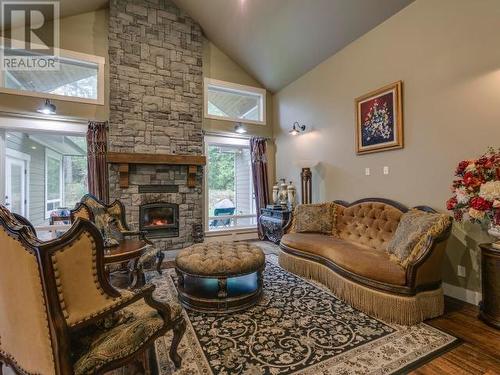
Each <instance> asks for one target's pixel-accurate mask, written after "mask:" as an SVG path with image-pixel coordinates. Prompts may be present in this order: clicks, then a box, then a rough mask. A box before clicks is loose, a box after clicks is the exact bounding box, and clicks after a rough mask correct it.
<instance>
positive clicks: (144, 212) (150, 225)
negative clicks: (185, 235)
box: [139, 202, 179, 238]
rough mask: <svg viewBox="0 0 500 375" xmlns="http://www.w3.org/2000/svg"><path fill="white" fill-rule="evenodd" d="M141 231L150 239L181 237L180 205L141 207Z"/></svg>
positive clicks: (165, 204)
mask: <svg viewBox="0 0 500 375" xmlns="http://www.w3.org/2000/svg"><path fill="white" fill-rule="evenodd" d="M139 229H140V230H141V231H146V232H148V237H150V238H161V237H178V236H179V205H177V204H175V203H162V202H157V203H147V204H143V205H141V206H140V207H139Z"/></svg>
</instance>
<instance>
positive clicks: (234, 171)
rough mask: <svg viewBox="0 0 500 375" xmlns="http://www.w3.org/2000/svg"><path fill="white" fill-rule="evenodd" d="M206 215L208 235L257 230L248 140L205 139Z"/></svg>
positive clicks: (227, 138)
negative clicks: (236, 229) (223, 231)
mask: <svg viewBox="0 0 500 375" xmlns="http://www.w3.org/2000/svg"><path fill="white" fill-rule="evenodd" d="M205 147H206V155H207V156H208V162H207V178H206V185H207V188H206V189H205V190H206V192H207V193H206V194H207V197H206V212H207V215H206V216H207V217H206V220H207V226H206V227H207V228H208V230H209V231H217V230H228V229H235V228H255V227H256V225H257V214H256V209H255V199H254V194H253V183H252V169H251V163H250V145H249V141H248V140H247V139H236V138H229V137H206V138H205Z"/></svg>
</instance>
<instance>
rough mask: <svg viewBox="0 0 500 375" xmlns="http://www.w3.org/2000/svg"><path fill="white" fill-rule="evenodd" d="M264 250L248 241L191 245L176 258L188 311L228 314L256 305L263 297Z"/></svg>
mask: <svg viewBox="0 0 500 375" xmlns="http://www.w3.org/2000/svg"><path fill="white" fill-rule="evenodd" d="M264 267H265V256H264V253H263V252H262V250H261V249H260V248H259V247H257V246H254V245H252V244H249V243H246V242H239V243H238V242H213V243H202V244H196V245H193V246H190V247H188V248H186V249H183V250H181V251H180V252H179V254H178V255H177V257H176V258H175V269H176V271H177V275H178V277H179V278H178V283H177V287H178V291H179V300H180V302H181V303H182V305H183V306H184V307H186V308H188V309H192V310H196V311H202V312H217V313H227V312H234V311H239V310H243V309H246V308H248V307H250V306H253V305H255V304H256V303H257V302H258V301H259V299H260V297H261V296H262V272H263V271H264Z"/></svg>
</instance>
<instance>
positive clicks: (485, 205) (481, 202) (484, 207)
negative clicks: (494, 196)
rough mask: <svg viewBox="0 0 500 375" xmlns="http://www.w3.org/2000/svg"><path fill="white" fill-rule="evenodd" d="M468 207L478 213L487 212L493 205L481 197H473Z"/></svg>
mask: <svg viewBox="0 0 500 375" xmlns="http://www.w3.org/2000/svg"><path fill="white" fill-rule="evenodd" d="M470 206H471V207H472V208H473V209H475V210H478V211H488V210H489V209H491V207H492V206H493V204H492V203H491V202H489V201H487V200H486V199H484V198H481V197H474V198H472V199H471V200H470Z"/></svg>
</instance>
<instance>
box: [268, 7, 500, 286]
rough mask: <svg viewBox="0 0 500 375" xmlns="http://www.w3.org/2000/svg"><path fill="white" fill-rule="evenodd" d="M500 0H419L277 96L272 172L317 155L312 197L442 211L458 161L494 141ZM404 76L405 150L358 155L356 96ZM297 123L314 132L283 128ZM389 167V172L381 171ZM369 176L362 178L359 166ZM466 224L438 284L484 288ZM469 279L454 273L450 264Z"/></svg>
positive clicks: (497, 137)
mask: <svg viewBox="0 0 500 375" xmlns="http://www.w3.org/2000/svg"><path fill="white" fill-rule="evenodd" d="M499 19H500V2H499V1H498V0H477V1H470V0H439V1H435V0H417V1H416V2H415V3H413V4H411V5H410V6H408V7H407V8H405V9H403V10H402V11H401V12H399V13H397V14H396V15H395V16H393V17H392V18H390V19H389V20H387V21H386V22H384V23H383V24H381V25H380V26H378V27H377V28H375V29H374V30H372V31H370V32H369V33H367V34H366V35H364V36H363V37H361V38H360V39H358V40H356V41H355V42H353V43H352V44H350V45H349V46H347V47H346V48H345V49H343V50H342V51H340V52H339V53H337V54H336V55H334V56H332V57H330V58H329V59H328V60H326V61H324V62H323V63H322V64H320V65H319V66H317V67H316V68H314V69H313V70H311V71H309V72H308V73H307V74H305V75H304V76H302V77H301V78H300V79H298V80H296V81H295V82H293V83H292V84H290V85H289V86H287V87H286V88H284V89H283V90H281V91H280V92H279V93H277V94H276V95H275V97H274V115H275V120H274V125H275V127H274V132H275V136H276V145H277V175H278V176H286V177H288V178H292V179H293V180H295V181H296V182H298V180H299V168H297V167H296V166H294V164H293V162H291V160H292V158H291V155H293V159H318V160H319V161H321V164H320V165H319V166H318V167H317V168H316V169H315V170H314V171H313V173H314V189H313V190H314V192H313V195H314V201H323V200H333V199H345V200H351V201H352V200H355V199H358V198H363V197H370V196H375V197H377V196H378V197H386V198H391V199H394V200H397V201H400V202H403V203H405V204H406V205H409V206H413V205H418V204H427V205H430V206H431V207H434V208H436V209H438V210H441V211H445V201H446V200H447V199H448V197H449V195H450V191H449V186H450V184H451V181H452V180H453V171H454V169H455V167H456V165H457V163H458V162H459V161H460V160H462V159H465V158H472V157H475V156H478V155H480V154H481V153H483V152H484V151H486V148H487V147H488V146H490V145H491V146H499V145H500V48H499V44H498V37H499V35H500V24H499V22H498V20H499ZM397 80H403V83H404V88H403V92H404V120H405V121H404V132H405V148H404V149H402V150H397V151H389V152H381V153H376V154H370V155H362V156H356V154H355V150H354V147H355V135H354V134H355V133H354V132H355V128H354V98H355V97H358V96H360V95H363V94H365V93H367V92H369V91H371V90H373V89H376V88H378V87H381V86H383V85H385V84H388V83H391V82H394V81H397ZM294 121H299V122H301V123H305V124H307V126H308V127H312V131H310V132H308V133H307V134H305V135H303V136H299V137H292V136H289V135H288V134H287V131H288V129H289V128H290V126H291V124H292V123H293V122H294ZM383 166H389V168H390V174H389V175H388V176H384V175H383V174H382V168H383ZM366 167H369V168H371V176H365V175H364V171H365V168H366ZM485 239H487V237H486V236H484V235H483V234H482V232H480V231H479V230H478V228H475V227H474V226H472V225H467V226H465V227H464V226H459V225H456V226H455V228H454V235H453V237H452V238H451V240H450V241H449V246H448V250H447V258H446V262H445V270H444V273H445V275H444V280H445V282H447V283H450V284H453V285H457V286H461V287H465V288H467V289H471V290H474V291H477V290H479V289H480V281H479V280H480V279H479V271H478V254H477V243H478V242H480V241H484V240H485ZM458 264H463V265H465V266H466V267H467V273H468V275H467V277H466V278H458V277H456V267H457V265H458Z"/></svg>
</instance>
